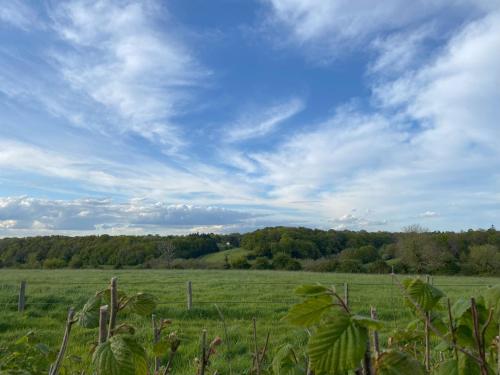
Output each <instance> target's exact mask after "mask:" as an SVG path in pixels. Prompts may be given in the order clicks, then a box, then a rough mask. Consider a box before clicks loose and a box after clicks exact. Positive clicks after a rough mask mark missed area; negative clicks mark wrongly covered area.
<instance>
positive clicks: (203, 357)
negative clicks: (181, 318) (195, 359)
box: [199, 329, 207, 375]
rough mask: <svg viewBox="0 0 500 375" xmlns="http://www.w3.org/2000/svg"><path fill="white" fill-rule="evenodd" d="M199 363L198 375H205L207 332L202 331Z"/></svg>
mask: <svg viewBox="0 0 500 375" xmlns="http://www.w3.org/2000/svg"><path fill="white" fill-rule="evenodd" d="M200 351H201V362H200V372H199V375H205V367H206V366H207V330H206V329H204V330H203V331H202V333H201V350H200Z"/></svg>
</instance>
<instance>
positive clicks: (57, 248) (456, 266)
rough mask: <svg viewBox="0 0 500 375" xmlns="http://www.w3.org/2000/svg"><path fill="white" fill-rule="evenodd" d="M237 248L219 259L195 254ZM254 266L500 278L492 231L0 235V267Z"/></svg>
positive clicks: (497, 238) (498, 245)
mask: <svg viewBox="0 0 500 375" xmlns="http://www.w3.org/2000/svg"><path fill="white" fill-rule="evenodd" d="M240 247H241V248H243V249H244V250H246V255H244V256H241V257H240V258H237V259H233V260H231V261H229V260H228V258H227V257H226V260H225V261H224V262H221V263H220V264H214V263H211V264H207V263H205V262H204V261H203V258H200V257H202V256H204V255H207V254H211V253H216V252H218V251H222V250H227V249H232V248H240ZM102 266H113V267H116V268H120V267H143V268H149V267H163V268H207V267H215V268H254V269H289V270H299V269H305V270H310V271H320V272H369V273H388V272H391V270H394V271H395V272H397V273H429V274H466V275H500V232H499V231H497V230H496V229H495V228H493V227H492V228H490V229H487V230H468V231H463V232H430V231H427V230H425V229H424V228H422V227H420V226H418V225H414V226H410V227H407V228H404V230H403V231H401V232H367V231H348V230H342V231H339V230H319V229H309V228H302V227H298V228H295V227H270V228H264V229H259V230H256V231H254V232H251V233H246V234H238V233H235V234H227V235H220V234H198V233H196V234H190V235H185V236H159V235H147V236H109V235H100V236H81V237H68V236H43V237H27V238H4V239H0V267H20V268H63V267H71V268H82V267H87V268H88V267H93V268H96V267H102Z"/></svg>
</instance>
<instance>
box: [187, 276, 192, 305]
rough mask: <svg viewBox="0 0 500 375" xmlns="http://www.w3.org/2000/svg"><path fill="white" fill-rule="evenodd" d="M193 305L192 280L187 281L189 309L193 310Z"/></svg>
mask: <svg viewBox="0 0 500 375" xmlns="http://www.w3.org/2000/svg"><path fill="white" fill-rule="evenodd" d="M192 307H193V288H192V285H191V281H188V282H187V309H188V310H191V308H192Z"/></svg>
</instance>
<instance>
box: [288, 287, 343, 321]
mask: <svg viewBox="0 0 500 375" xmlns="http://www.w3.org/2000/svg"><path fill="white" fill-rule="evenodd" d="M332 306H333V302H332V297H330V296H328V295H326V294H325V295H320V296H317V297H312V298H309V299H307V300H305V301H304V302H302V303H298V304H296V305H293V306H292V307H291V308H290V310H289V311H288V314H287V315H286V316H285V319H286V320H288V321H289V322H290V323H292V324H295V325H298V326H301V327H310V326H312V325H314V324H316V323H318V322H319V321H320V320H321V317H322V316H323V313H324V312H325V311H326V309H328V308H330V307H332Z"/></svg>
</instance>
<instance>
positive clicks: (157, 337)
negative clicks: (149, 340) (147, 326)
mask: <svg viewBox="0 0 500 375" xmlns="http://www.w3.org/2000/svg"><path fill="white" fill-rule="evenodd" d="M151 323H152V328H153V344H157V343H158V342H159V341H160V329H159V328H158V326H157V323H156V315H154V314H152V315H151ZM154 365H155V368H154V374H155V375H156V374H157V373H158V371H160V358H159V357H158V356H156V355H155V356H154Z"/></svg>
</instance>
